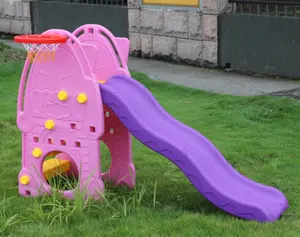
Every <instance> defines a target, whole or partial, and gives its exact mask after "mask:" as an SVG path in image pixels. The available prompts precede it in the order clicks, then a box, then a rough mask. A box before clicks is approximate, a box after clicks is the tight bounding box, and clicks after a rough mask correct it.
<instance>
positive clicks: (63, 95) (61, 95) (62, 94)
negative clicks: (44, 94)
mask: <svg viewBox="0 0 300 237" xmlns="http://www.w3.org/2000/svg"><path fill="white" fill-rule="evenodd" d="M57 97H58V99H59V100H67V99H68V93H67V92H65V91H60V92H58V94H57Z"/></svg>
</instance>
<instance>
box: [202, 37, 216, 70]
mask: <svg viewBox="0 0 300 237" xmlns="http://www.w3.org/2000/svg"><path fill="white" fill-rule="evenodd" d="M217 63H218V42H212V41H203V64H204V66H216V65H217Z"/></svg>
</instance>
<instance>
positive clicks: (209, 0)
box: [202, 0, 219, 14]
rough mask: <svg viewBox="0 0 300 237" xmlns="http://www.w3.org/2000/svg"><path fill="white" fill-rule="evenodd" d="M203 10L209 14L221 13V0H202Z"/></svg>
mask: <svg viewBox="0 0 300 237" xmlns="http://www.w3.org/2000/svg"><path fill="white" fill-rule="evenodd" d="M202 12H203V13H208V14H217V13H219V0H202Z"/></svg>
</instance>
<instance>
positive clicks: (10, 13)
mask: <svg viewBox="0 0 300 237" xmlns="http://www.w3.org/2000/svg"><path fill="white" fill-rule="evenodd" d="M2 1H3V0H2ZM2 4H3V6H2V7H3V13H2V16H4V17H7V18H13V17H14V16H15V10H14V8H15V7H14V5H15V3H14V2H10V1H9V0H4V1H3V3H2Z"/></svg>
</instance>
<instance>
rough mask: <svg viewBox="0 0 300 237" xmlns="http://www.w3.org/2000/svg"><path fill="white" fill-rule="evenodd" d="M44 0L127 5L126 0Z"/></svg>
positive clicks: (46, 0) (49, 0) (47, 0)
mask: <svg viewBox="0 0 300 237" xmlns="http://www.w3.org/2000/svg"><path fill="white" fill-rule="evenodd" d="M42 1H45V2H65V3H78V4H89V5H113V6H127V0H42Z"/></svg>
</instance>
